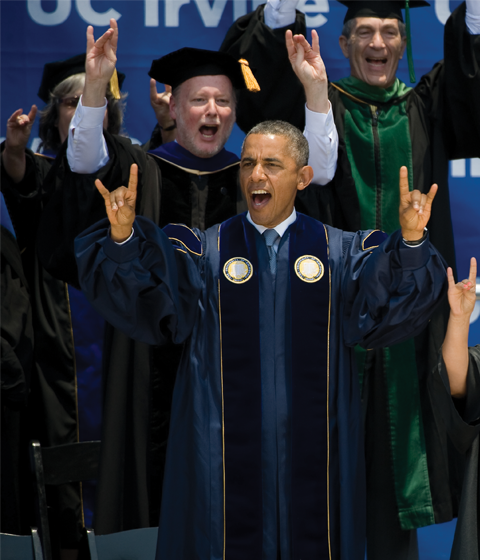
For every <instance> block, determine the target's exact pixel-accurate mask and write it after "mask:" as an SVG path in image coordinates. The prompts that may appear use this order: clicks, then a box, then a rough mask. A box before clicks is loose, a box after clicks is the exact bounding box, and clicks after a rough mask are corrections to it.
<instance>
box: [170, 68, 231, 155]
mask: <svg viewBox="0 0 480 560" xmlns="http://www.w3.org/2000/svg"><path fill="white" fill-rule="evenodd" d="M170 114H171V116H172V118H173V119H174V120H175V121H176V123H177V142H178V143H179V144H180V146H182V147H183V148H185V149H187V150H188V151H189V152H191V153H192V154H194V155H196V156H198V157H202V158H209V157H212V156H214V155H215V154H218V152H219V151H220V150H221V149H222V148H223V146H225V143H226V142H227V140H228V137H229V136H230V133H231V132H232V128H233V125H234V123H235V96H234V93H233V88H232V82H231V81H230V80H229V79H228V78H227V77H226V76H223V75H220V76H196V77H195V78H190V79H189V80H186V81H185V82H183V83H182V84H181V85H180V90H179V92H178V93H177V95H176V96H172V97H171V100H170Z"/></svg>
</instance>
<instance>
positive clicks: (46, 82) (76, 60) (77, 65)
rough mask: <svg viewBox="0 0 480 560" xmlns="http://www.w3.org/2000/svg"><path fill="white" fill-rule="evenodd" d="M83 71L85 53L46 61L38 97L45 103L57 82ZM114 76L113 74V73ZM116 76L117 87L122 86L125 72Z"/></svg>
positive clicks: (112, 86)
mask: <svg viewBox="0 0 480 560" xmlns="http://www.w3.org/2000/svg"><path fill="white" fill-rule="evenodd" d="M81 72H85V53H83V54H77V55H76V56H72V57H71V58H67V59H66V60H58V61H56V62H48V63H47V64H45V66H44V67H43V76H42V82H41V84H40V88H39V90H38V93H37V95H38V97H40V99H41V100H42V101H45V103H48V102H49V101H50V92H51V91H53V90H54V89H55V87H56V86H58V84H59V83H61V82H63V80H66V79H67V78H69V77H70V76H73V75H74V74H80V73H81ZM114 76H115V74H114ZM114 76H112V79H111V80H110V87H111V89H112V92H113V90H114V84H113V83H112V81H113V82H114ZM117 76H118V87H119V89H121V88H122V84H123V80H124V79H125V74H123V73H122V72H117ZM114 95H115V93H114Z"/></svg>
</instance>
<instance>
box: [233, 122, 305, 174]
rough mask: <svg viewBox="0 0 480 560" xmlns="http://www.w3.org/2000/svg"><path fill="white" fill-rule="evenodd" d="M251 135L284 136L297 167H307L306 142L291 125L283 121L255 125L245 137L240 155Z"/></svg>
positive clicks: (299, 132)
mask: <svg viewBox="0 0 480 560" xmlns="http://www.w3.org/2000/svg"><path fill="white" fill-rule="evenodd" d="M252 134H263V135H264V136H267V135H268V134H273V135H275V136H284V137H285V138H287V140H288V149H289V152H290V154H291V155H292V157H293V159H294V160H295V162H296V164H297V167H298V168H300V167H304V166H305V165H308V156H309V149H308V141H307V139H306V138H305V136H304V135H303V134H302V133H301V131H300V130H299V129H298V128H297V127H296V126H293V124H290V123H288V122H285V121H264V122H261V123H259V124H257V125H255V126H254V127H253V128H252V129H251V130H250V131H249V132H248V134H247V135H246V136H245V139H244V141H243V145H242V153H243V150H244V148H245V142H246V141H247V138H248V137H249V136H250V135H252Z"/></svg>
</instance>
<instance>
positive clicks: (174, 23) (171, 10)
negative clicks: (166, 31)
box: [165, 0, 190, 27]
mask: <svg viewBox="0 0 480 560" xmlns="http://www.w3.org/2000/svg"><path fill="white" fill-rule="evenodd" d="M184 4H190V0H165V27H178V26H179V20H180V17H179V11H180V8H181V7H182V6H183V5H184Z"/></svg>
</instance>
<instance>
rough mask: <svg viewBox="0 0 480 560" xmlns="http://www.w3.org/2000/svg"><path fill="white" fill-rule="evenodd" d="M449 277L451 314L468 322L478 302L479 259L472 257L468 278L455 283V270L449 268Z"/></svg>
mask: <svg viewBox="0 0 480 560" xmlns="http://www.w3.org/2000/svg"><path fill="white" fill-rule="evenodd" d="M447 278H448V303H449V304H450V316H452V315H453V317H454V318H458V319H462V318H464V319H465V321H466V323H467V324H468V323H469V321H470V315H471V314H472V312H473V308H474V307H475V302H476V299H477V297H476V294H475V291H476V284H477V261H476V259H475V258H474V257H472V258H471V259H470V272H469V275H468V278H467V279H465V280H462V281H461V282H458V283H457V284H455V280H454V279H453V270H452V269H451V268H450V267H449V268H447Z"/></svg>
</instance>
